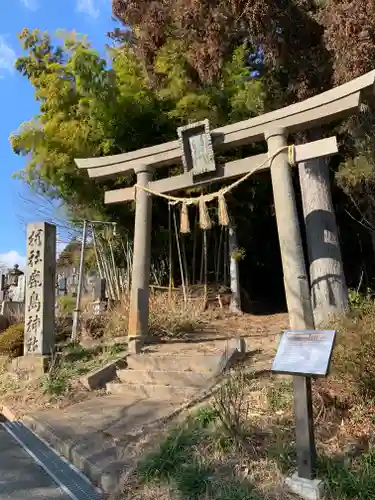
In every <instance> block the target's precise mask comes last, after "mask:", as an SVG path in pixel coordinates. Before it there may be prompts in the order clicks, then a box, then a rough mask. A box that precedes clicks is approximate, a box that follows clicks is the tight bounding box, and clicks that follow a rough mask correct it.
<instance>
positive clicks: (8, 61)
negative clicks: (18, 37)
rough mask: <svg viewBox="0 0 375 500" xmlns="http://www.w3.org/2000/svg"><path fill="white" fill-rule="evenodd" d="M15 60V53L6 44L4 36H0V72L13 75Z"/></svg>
mask: <svg viewBox="0 0 375 500" xmlns="http://www.w3.org/2000/svg"><path fill="white" fill-rule="evenodd" d="M16 58H17V54H16V52H15V51H14V50H13V49H12V47H11V46H10V45H9V44H7V43H6V41H5V37H4V35H0V72H1V71H7V72H9V73H13V71H14V61H15V60H16Z"/></svg>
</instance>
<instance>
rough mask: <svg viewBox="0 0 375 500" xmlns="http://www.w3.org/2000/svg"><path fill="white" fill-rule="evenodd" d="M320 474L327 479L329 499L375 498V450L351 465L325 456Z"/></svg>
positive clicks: (354, 499)
mask: <svg viewBox="0 0 375 500" xmlns="http://www.w3.org/2000/svg"><path fill="white" fill-rule="evenodd" d="M318 474H319V476H320V477H324V478H325V480H326V489H327V500H329V499H332V500H333V499H334V500H336V499H337V500H339V499H340V500H357V499H360V500H372V499H373V498H375V451H372V452H371V453H369V454H366V455H363V456H362V457H360V458H358V459H357V460H355V461H353V462H352V463H351V464H350V465H346V464H345V463H343V462H342V461H341V460H337V459H336V460H335V459H332V458H327V457H323V458H321V459H320V461H319V469H318Z"/></svg>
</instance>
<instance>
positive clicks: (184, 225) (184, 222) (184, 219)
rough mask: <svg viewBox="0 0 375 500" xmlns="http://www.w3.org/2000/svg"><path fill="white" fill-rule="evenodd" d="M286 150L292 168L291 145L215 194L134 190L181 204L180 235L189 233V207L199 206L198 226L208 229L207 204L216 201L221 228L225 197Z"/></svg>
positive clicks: (225, 218)
mask: <svg viewBox="0 0 375 500" xmlns="http://www.w3.org/2000/svg"><path fill="white" fill-rule="evenodd" d="M286 149H287V150H288V162H289V164H290V165H291V166H294V165H295V163H296V153H295V146H294V145H293V144H292V145H290V146H284V147H282V148H280V149H278V150H277V151H276V152H275V153H273V154H272V155H271V156H269V158H267V159H266V160H265V161H264V162H263V163H261V164H260V165H258V166H257V167H255V168H253V169H251V170H250V171H249V172H248V173H247V174H245V175H244V176H242V177H240V178H239V179H237V180H236V181H235V182H233V183H232V184H230V185H229V186H226V187H225V188H222V189H219V191H216V192H215V193H208V194H201V195H200V196H196V197H191V198H179V197H177V196H173V195H170V194H164V193H158V192H156V191H153V190H152V189H150V188H147V187H145V186H140V185H139V184H135V186H134V189H135V190H137V189H142V190H143V191H145V192H146V193H149V194H151V195H154V196H159V197H160V198H164V199H166V200H168V203H169V204H170V205H177V204H179V203H180V204H181V219H180V232H181V233H190V223H189V212H188V207H189V205H199V225H200V227H201V228H202V229H210V228H211V226H212V222H211V219H210V215H209V212H208V207H207V203H209V202H210V201H213V200H215V199H216V198H217V199H218V219H219V224H220V225H221V226H228V225H229V214H228V207H227V203H226V200H225V195H226V194H227V193H229V192H230V191H232V189H234V188H235V187H237V186H239V185H240V184H241V183H242V182H244V181H246V180H247V179H248V178H249V177H250V176H251V175H252V174H254V173H255V172H256V171H257V170H260V169H261V168H262V167H264V166H265V165H266V164H267V163H269V164H270V165H271V163H272V161H273V160H274V159H275V157H276V156H277V155H278V154H280V153H282V152H283V151H285V150H286Z"/></svg>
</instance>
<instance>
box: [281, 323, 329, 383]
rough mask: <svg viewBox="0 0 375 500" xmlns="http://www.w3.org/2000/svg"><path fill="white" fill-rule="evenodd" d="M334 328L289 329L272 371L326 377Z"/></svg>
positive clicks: (284, 336) (282, 338)
mask: <svg viewBox="0 0 375 500" xmlns="http://www.w3.org/2000/svg"><path fill="white" fill-rule="evenodd" d="M335 335H336V332H335V331H334V330H300V331H298V330H289V331H286V332H284V333H283V334H282V336H281V339H280V343H279V346H278V349H277V353H276V356H275V359H274V361H273V365H272V371H273V372H276V373H287V374H290V375H304V376H307V377H308V376H312V377H325V376H326V375H327V374H328V370H329V365H330V362H331V357H332V351H333V345H334V341H335Z"/></svg>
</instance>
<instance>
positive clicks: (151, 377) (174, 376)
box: [116, 369, 211, 388]
mask: <svg viewBox="0 0 375 500" xmlns="http://www.w3.org/2000/svg"><path fill="white" fill-rule="evenodd" d="M116 373H117V377H118V378H119V379H120V380H121V382H124V383H126V384H136V385H139V384H141V385H144V384H156V385H167V386H174V387H192V388H193V387H196V388H203V387H204V386H205V385H207V384H208V383H209V381H210V380H211V374H210V373H202V372H189V371H183V372H182V371H161V370H155V371H150V370H129V369H128V370H117V372H116Z"/></svg>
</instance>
